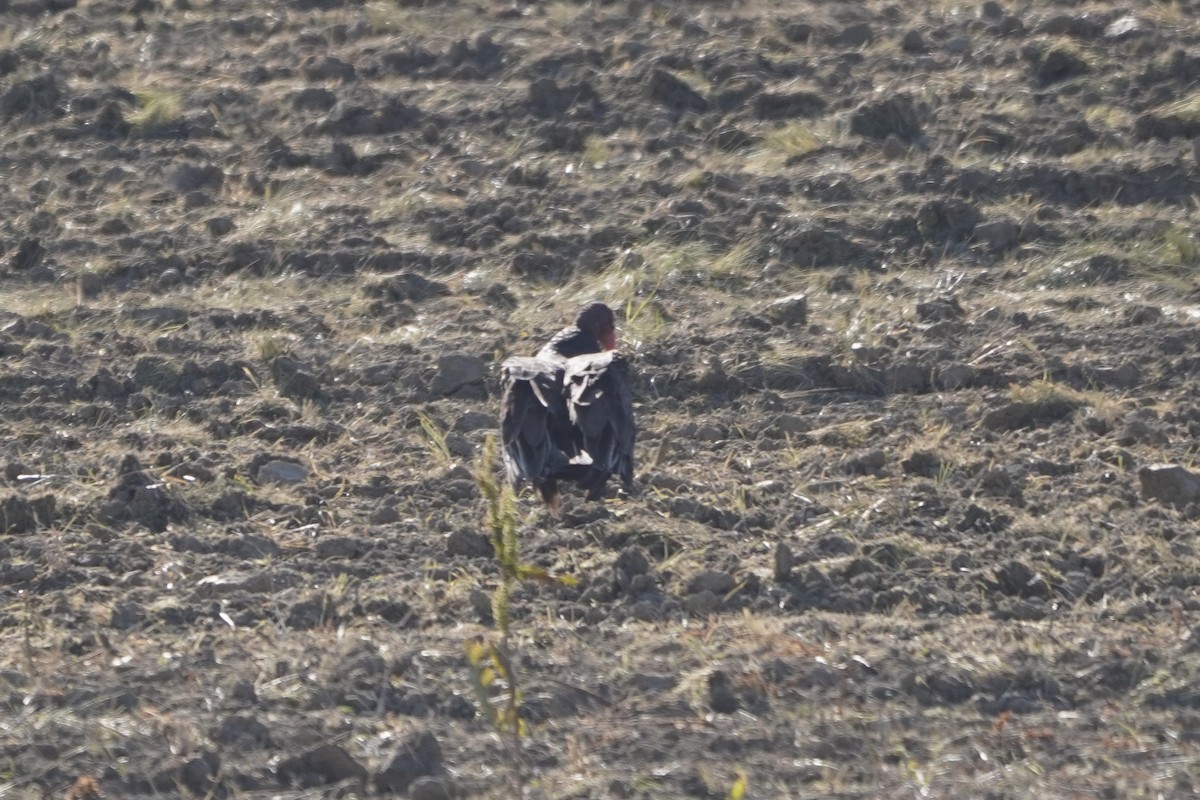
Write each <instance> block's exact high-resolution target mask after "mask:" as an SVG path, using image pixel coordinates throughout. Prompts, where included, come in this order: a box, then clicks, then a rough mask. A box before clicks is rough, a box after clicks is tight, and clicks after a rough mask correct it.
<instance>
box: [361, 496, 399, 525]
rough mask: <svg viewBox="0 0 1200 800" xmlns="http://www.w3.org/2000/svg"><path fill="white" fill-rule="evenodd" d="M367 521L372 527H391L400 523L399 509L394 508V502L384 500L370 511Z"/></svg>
mask: <svg viewBox="0 0 1200 800" xmlns="http://www.w3.org/2000/svg"><path fill="white" fill-rule="evenodd" d="M367 521H368V522H370V523H371V524H372V525H391V524H392V523H393V522H399V521H400V509H398V508H397V507H396V503H395V502H388V501H387V500H385V501H383V502H381V503H380V504H379V506H378V507H377V508H375V509H373V510H372V511H371V513H370V515H369V516H368V517H367Z"/></svg>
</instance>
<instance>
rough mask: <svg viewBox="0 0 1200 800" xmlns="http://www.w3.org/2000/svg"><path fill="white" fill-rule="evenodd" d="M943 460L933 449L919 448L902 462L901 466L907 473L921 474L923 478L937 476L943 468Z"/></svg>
mask: <svg viewBox="0 0 1200 800" xmlns="http://www.w3.org/2000/svg"><path fill="white" fill-rule="evenodd" d="M943 463H945V462H943V460H942V457H941V456H940V455H938V454H937V453H935V452H933V451H932V450H917V451H915V452H913V454H912V455H910V456H909V457H908V458H906V459H904V460H903V461H901V462H900V468H901V469H902V470H904V474H905V475H919V476H921V477H922V478H936V477H937V476H938V473H939V472H941V470H942V465H943Z"/></svg>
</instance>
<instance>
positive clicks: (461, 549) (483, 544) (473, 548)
mask: <svg viewBox="0 0 1200 800" xmlns="http://www.w3.org/2000/svg"><path fill="white" fill-rule="evenodd" d="M494 552H495V548H493V547H492V543H491V541H490V540H489V539H488V538H487V537H486V536H484V535H483V534H482V533H476V532H475V531H469V530H461V529H460V530H456V531H452V532H451V533H450V534H449V535H448V536H446V555H450V556H464V557H466V558H487V557H490V556H492V555H494Z"/></svg>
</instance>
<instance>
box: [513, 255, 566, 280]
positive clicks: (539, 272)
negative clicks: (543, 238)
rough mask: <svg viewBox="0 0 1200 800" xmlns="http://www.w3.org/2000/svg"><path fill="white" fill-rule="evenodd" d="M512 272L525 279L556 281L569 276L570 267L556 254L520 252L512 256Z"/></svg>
mask: <svg viewBox="0 0 1200 800" xmlns="http://www.w3.org/2000/svg"><path fill="white" fill-rule="evenodd" d="M512 271H513V272H514V273H515V274H517V275H521V276H523V277H527V278H539V279H546V280H558V279H560V278H562V277H563V276H565V275H569V274H570V272H571V267H570V265H569V264H568V262H567V260H566V259H565V258H563V257H562V256H560V255H558V254H557V253H535V252H529V251H520V252H517V253H514V254H513V258H512Z"/></svg>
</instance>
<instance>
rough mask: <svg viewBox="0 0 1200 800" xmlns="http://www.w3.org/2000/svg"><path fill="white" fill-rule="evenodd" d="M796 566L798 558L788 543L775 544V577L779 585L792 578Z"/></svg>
mask: <svg viewBox="0 0 1200 800" xmlns="http://www.w3.org/2000/svg"><path fill="white" fill-rule="evenodd" d="M795 565H796V556H795V555H794V554H793V553H792V548H791V547H789V546H788V544H787V542H783V541H780V542H776V543H775V558H774V566H775V569H774V576H775V581H776V582H777V583H784V582H785V581H787V580H788V579H789V578H790V577H791V576H792V568H793V567H794V566H795Z"/></svg>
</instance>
